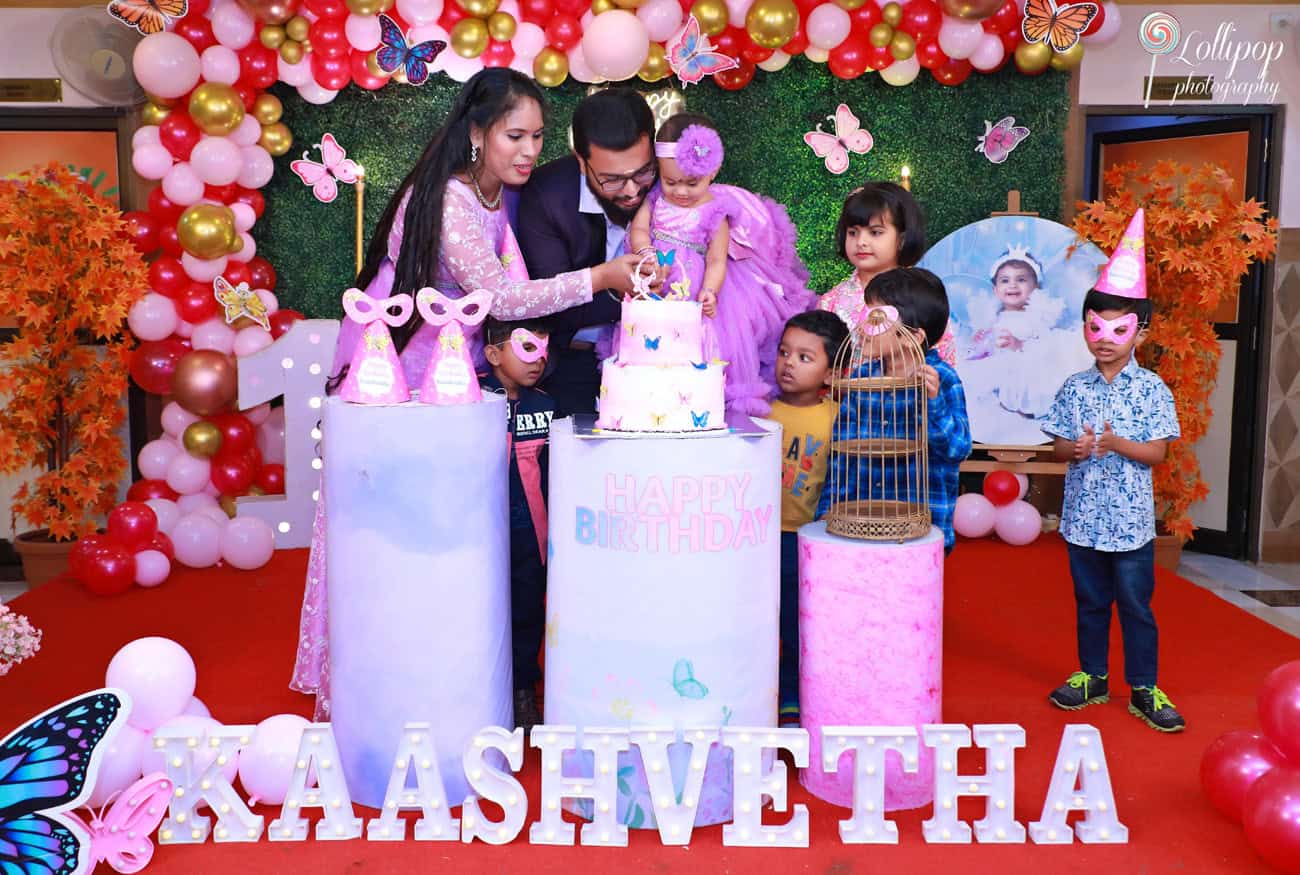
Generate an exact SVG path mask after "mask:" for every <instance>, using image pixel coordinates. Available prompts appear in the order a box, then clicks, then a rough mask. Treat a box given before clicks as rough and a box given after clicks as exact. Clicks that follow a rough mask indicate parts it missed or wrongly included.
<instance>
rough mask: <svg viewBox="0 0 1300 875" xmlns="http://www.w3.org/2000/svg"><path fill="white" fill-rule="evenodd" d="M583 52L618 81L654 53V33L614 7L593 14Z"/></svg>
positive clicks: (594, 65) (633, 72) (597, 70)
mask: <svg viewBox="0 0 1300 875" xmlns="http://www.w3.org/2000/svg"><path fill="white" fill-rule="evenodd" d="M840 11H843V10H840ZM846 15H847V13H846ZM582 53H583V55H584V56H585V57H586V59H587V63H588V64H589V65H590V66H591V69H592V71H594V72H595V73H596V74H597V75H600V76H603V77H605V78H606V79H609V80H612V81H614V82H618V81H621V80H623V79H626V78H628V77H629V76H634V75H636V71H637V70H640V69H641V65H642V64H644V63H645V60H646V58H647V57H648V56H649V54H650V35H649V34H648V33H647V32H646V27H645V24H643V23H642V22H641V19H639V18H637V17H636V16H635V15H633V14H632V13H631V12H628V11H627V10H625V9H610V10H609V11H607V12H602V13H601V14H600V15H597V16H596V17H595V18H593V19H592V20H591V24H590V26H588V27H587V29H586V31H585V32H584V33H583V34H582Z"/></svg>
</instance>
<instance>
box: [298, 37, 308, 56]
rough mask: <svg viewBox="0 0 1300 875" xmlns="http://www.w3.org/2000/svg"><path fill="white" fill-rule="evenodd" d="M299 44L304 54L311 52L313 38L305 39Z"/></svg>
mask: <svg viewBox="0 0 1300 875" xmlns="http://www.w3.org/2000/svg"><path fill="white" fill-rule="evenodd" d="M298 45H300V46H302V51H303V54H308V53H310V52H311V40H309V39H305V40H303V41H302V42H300V43H299V44H298Z"/></svg>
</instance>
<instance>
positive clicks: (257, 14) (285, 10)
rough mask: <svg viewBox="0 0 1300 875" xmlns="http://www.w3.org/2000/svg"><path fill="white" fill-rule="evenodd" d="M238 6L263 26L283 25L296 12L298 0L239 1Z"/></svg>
mask: <svg viewBox="0 0 1300 875" xmlns="http://www.w3.org/2000/svg"><path fill="white" fill-rule="evenodd" d="M239 5H240V6H242V7H244V11H245V12H247V13H248V14H249V15H251V16H253V18H255V19H257V20H258V21H261V22H263V23H265V24H284V23H285V22H286V21H288V20H289V19H290V18H293V16H294V14H295V13H296V12H297V11H298V0H239Z"/></svg>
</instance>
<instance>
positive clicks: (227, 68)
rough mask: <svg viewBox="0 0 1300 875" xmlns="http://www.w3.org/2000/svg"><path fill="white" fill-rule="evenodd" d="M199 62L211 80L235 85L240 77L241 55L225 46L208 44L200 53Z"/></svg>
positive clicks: (206, 77)
mask: <svg viewBox="0 0 1300 875" xmlns="http://www.w3.org/2000/svg"><path fill="white" fill-rule="evenodd" d="M199 64H200V65H201V66H202V70H203V78H204V79H206V80H207V81H209V82H220V83H222V84H223V85H234V84H235V82H236V81H237V80H238V79H239V55H236V54H235V53H234V51H233V50H231V49H228V48H226V47H225V46H208V47H207V48H206V49H204V50H203V54H201V55H199Z"/></svg>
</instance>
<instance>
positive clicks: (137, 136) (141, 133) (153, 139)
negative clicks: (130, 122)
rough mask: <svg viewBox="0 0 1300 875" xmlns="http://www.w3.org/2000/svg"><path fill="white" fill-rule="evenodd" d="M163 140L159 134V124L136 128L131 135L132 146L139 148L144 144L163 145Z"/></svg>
mask: <svg viewBox="0 0 1300 875" xmlns="http://www.w3.org/2000/svg"><path fill="white" fill-rule="evenodd" d="M161 145H162V140H161V139H160V138H159V136H158V126H157V125H142V126H141V127H138V128H136V129H135V133H134V134H132V135H131V148H132V149H139V148H142V147H144V146H161Z"/></svg>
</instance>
